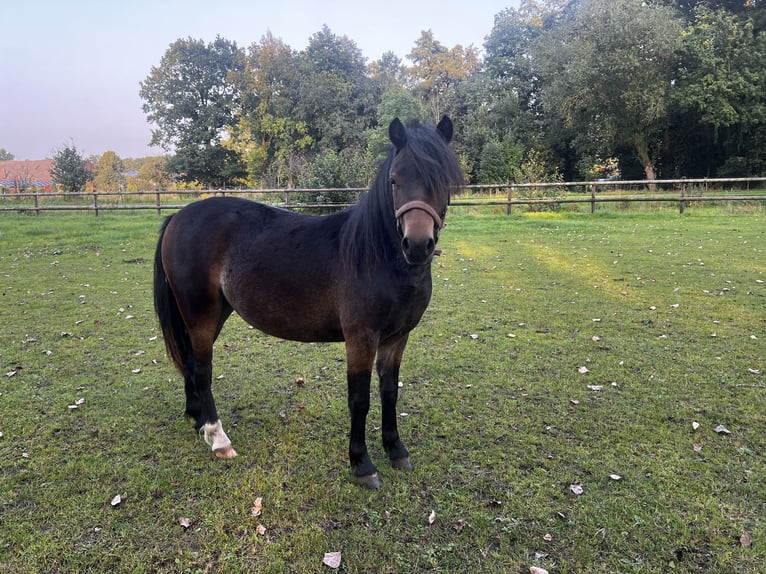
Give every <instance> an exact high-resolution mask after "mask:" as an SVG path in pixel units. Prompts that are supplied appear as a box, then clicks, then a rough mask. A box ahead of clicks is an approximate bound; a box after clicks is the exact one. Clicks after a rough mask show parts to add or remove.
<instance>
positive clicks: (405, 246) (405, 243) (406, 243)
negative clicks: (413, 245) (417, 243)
mask: <svg viewBox="0 0 766 574" xmlns="http://www.w3.org/2000/svg"><path fill="white" fill-rule="evenodd" d="M402 251H404V252H405V253H409V251H410V240H409V239H408V238H407V237H405V238H403V239H402Z"/></svg>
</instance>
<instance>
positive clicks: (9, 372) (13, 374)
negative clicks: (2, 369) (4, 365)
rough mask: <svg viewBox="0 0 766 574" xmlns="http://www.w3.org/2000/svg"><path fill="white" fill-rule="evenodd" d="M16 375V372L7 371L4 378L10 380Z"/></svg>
mask: <svg viewBox="0 0 766 574" xmlns="http://www.w3.org/2000/svg"><path fill="white" fill-rule="evenodd" d="M16 373H17V371H8V372H7V373H5V376H6V377H8V378H9V379H10V378H11V377H13V376H15V375H16Z"/></svg>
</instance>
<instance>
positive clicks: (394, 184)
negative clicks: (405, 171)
mask: <svg viewBox="0 0 766 574" xmlns="http://www.w3.org/2000/svg"><path fill="white" fill-rule="evenodd" d="M388 183H390V184H391V187H396V180H395V179H394V178H393V177H389V178H388Z"/></svg>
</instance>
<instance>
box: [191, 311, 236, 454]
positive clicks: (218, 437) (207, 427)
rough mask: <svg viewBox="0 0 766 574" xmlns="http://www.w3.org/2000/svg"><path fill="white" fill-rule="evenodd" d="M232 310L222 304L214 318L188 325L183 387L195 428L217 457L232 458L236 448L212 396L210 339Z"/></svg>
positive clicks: (211, 339)
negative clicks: (192, 327)
mask: <svg viewBox="0 0 766 574" xmlns="http://www.w3.org/2000/svg"><path fill="white" fill-rule="evenodd" d="M230 314H231V307H229V306H228V305H224V306H223V308H222V309H221V310H220V313H218V314H217V319H216V320H215V321H202V322H200V324H201V325H205V324H207V325H211V324H212V325H214V327H213V328H203V327H201V326H200V325H197V327H196V328H194V329H189V337H190V339H191V348H192V351H191V353H190V354H189V356H188V357H187V360H186V364H185V367H184V388H185V391H186V414H187V415H189V416H191V417H194V419H195V421H196V424H195V428H196V429H197V430H198V431H199V432H200V434H201V435H202V436H203V438H204V439H205V442H206V443H207V444H208V445H210V447H211V448H212V449H213V452H214V453H215V456H216V457H218V458H234V457H235V456H237V452H236V451H235V450H234V448H233V447H232V446H231V440H229V437H228V436H227V435H226V433H225V432H224V430H223V425H222V424H221V419H220V418H219V417H218V411H217V410H216V406H215V399H214V398H213V389H212V385H213V342H214V341H215V339H216V338H217V337H218V334H219V333H220V332H221V328H222V327H223V324H224V322H225V321H226V319H227V318H228V317H229V315H230Z"/></svg>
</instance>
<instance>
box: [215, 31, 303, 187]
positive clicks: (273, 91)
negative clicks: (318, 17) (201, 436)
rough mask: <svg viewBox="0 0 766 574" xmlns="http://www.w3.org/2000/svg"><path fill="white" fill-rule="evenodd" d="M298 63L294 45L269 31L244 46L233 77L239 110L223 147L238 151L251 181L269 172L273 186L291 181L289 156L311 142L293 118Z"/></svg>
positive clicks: (257, 181) (258, 181)
mask: <svg viewBox="0 0 766 574" xmlns="http://www.w3.org/2000/svg"><path fill="white" fill-rule="evenodd" d="M297 64H298V63H297V60H296V56H295V54H294V52H293V50H292V49H291V48H290V47H289V46H288V45H287V44H285V43H284V42H282V40H280V39H278V38H274V37H273V36H272V35H271V33H268V34H266V35H265V36H264V37H263V38H261V41H260V42H259V43H257V44H253V45H252V46H251V47H250V49H249V51H248V55H247V57H246V61H245V67H244V70H243V71H242V73H241V74H240V75H239V79H238V81H239V86H240V88H239V89H240V92H241V102H242V103H241V107H240V112H239V114H238V119H237V123H236V124H235V125H233V126H232V127H231V128H230V132H229V135H230V138H229V140H228V141H227V142H226V146H227V147H230V148H231V149H234V150H236V151H237V152H238V153H239V154H240V155H241V157H242V160H243V162H244V165H245V167H246V169H247V181H248V183H249V184H251V185H259V184H260V185H263V184H264V183H265V180H266V179H267V177H268V178H272V185H277V186H279V185H281V184H282V183H287V185H288V186H293V185H294V182H295V177H296V174H295V173H294V170H293V169H292V167H293V165H294V162H293V161H292V160H293V158H294V156H295V155H296V154H299V153H301V152H302V151H303V150H305V149H307V148H309V147H310V146H311V145H312V144H313V143H314V141H313V139H312V138H311V136H310V135H309V133H308V126H307V124H306V122H304V121H301V120H299V119H296V118H295V116H296V111H295V108H296V100H297V94H298V78H299V75H298V69H297Z"/></svg>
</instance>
